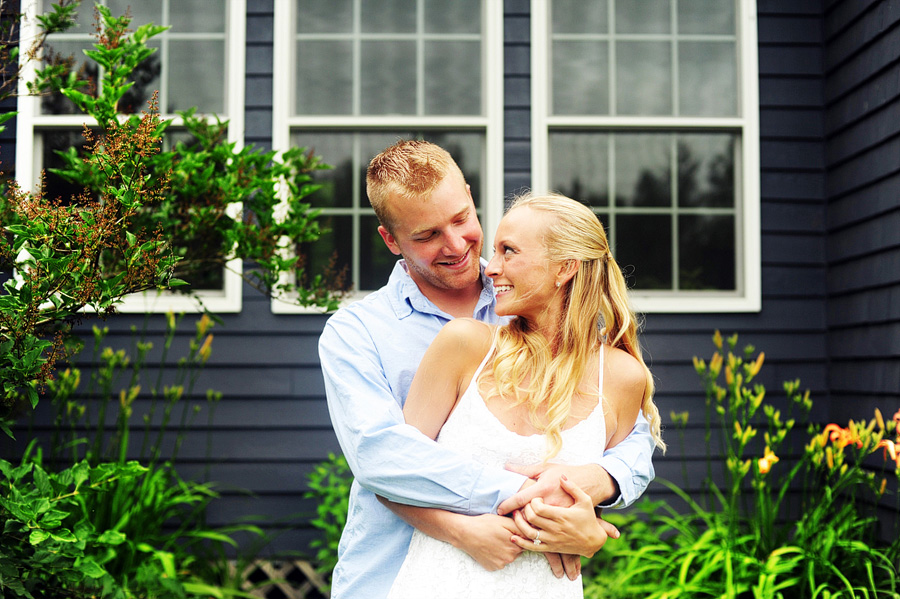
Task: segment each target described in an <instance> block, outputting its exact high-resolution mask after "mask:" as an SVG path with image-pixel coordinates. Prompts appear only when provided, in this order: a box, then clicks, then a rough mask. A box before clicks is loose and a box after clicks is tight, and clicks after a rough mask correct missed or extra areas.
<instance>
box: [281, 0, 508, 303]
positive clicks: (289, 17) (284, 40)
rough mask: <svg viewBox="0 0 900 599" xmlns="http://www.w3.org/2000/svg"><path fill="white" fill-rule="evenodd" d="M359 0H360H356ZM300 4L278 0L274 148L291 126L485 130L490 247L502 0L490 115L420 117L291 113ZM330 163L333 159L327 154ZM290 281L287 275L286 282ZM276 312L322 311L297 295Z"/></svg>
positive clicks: (496, 191) (494, 220)
mask: <svg viewBox="0 0 900 599" xmlns="http://www.w3.org/2000/svg"><path fill="white" fill-rule="evenodd" d="M357 1H359V0H357ZM294 10H295V2H293V0H275V32H274V40H273V41H274V55H275V59H274V62H275V64H274V73H275V76H274V77H273V80H274V84H273V90H272V99H273V106H272V113H273V114H272V149H273V150H275V151H276V152H283V151H285V150H288V149H290V147H291V145H290V139H291V130H292V129H293V128H302V129H322V130H330V131H335V132H338V131H342V130H343V131H358V130H366V129H371V130H372V131H378V130H383V129H398V128H401V129H439V128H449V129H457V130H465V129H470V130H473V131H484V133H485V164H484V165H483V168H484V179H485V184H484V185H485V187H484V191H485V193H484V196H483V197H482V198H481V202H482V206H481V226H482V229H483V230H484V233H485V243H484V247H485V248H489V247H491V243H492V240H491V237H492V236H493V233H494V230H495V229H496V228H497V225H498V223H499V222H500V218H501V217H502V216H503V2H501V1H498V0H486V2H485V9H484V10H485V14H484V18H485V31H486V39H485V65H484V69H483V73H482V77H483V78H484V86H483V88H482V89H483V91H484V94H485V95H484V102H485V114H484V115H483V116H475V117H440V116H438V117H421V116H398V117H393V116H362V117H352V116H351V117H347V116H343V117H318V116H310V117H305V116H291V99H292V97H293V92H292V90H293V89H294V81H293V73H294V69H293V68H292V66H293V63H292V60H291V57H292V56H293V51H292V47H291V42H292V35H293V24H294V22H295V21H294ZM323 158H324V159H325V161H326V162H327V161H328V157H327V156H324V157H323ZM287 282H290V281H289V279H288V278H287V277H285V279H283V280H282V283H287ZM371 291H374V290H365V291H357V292H353V293H351V294H349V296H348V297H346V298H345V300H344V304H347V303H350V302H353V301H356V300H359V299H362V298H363V297H365V296H366V295H367V294H368V293H370V292H371ZM271 309H272V312H273V313H275V314H317V313H321V310H319V309H316V308H304V307H301V306H299V305H297V303H296V295H293V296H291V295H284V296H281V297H275V298H273V299H272V302H271Z"/></svg>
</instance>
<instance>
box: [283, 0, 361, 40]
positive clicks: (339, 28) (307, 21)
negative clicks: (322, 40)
mask: <svg viewBox="0 0 900 599" xmlns="http://www.w3.org/2000/svg"><path fill="white" fill-rule="evenodd" d="M296 16H297V25H296V27H297V33H349V32H350V31H352V30H353V0H297V15H296Z"/></svg>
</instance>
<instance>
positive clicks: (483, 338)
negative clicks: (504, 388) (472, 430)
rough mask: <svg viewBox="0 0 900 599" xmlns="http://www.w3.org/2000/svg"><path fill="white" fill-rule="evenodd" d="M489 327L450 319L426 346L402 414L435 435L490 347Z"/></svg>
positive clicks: (409, 422)
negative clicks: (426, 348)
mask: <svg viewBox="0 0 900 599" xmlns="http://www.w3.org/2000/svg"><path fill="white" fill-rule="evenodd" d="M491 335H492V332H491V327H490V325H486V324H484V323H482V322H478V321H477V320H472V319H470V318H457V319H456V320H451V321H450V322H448V323H447V324H446V325H444V328H442V329H441V331H440V332H439V333H438V335H437V337H435V338H434V341H433V342H432V343H431V345H430V346H429V347H428V350H427V351H426V352H425V356H424V357H423V358H422V361H421V362H420V363H419V367H418V369H417V370H416V376H415V377H414V378H413V382H412V384H411V385H410V387H409V394H408V395H407V396H406V403H405V404H404V405H403V418H404V419H405V420H406V423H407V424H411V425H413V426H414V427H416V428H417V429H419V430H420V431H422V432H423V433H424V434H425V435H427V436H428V437H430V438H432V439H435V438H437V435H438V433H439V432H440V430H441V427H442V426H444V423H445V422H446V421H447V417H448V416H450V412H452V411H453V408H454V407H456V402H457V400H459V397H460V395H462V393H463V392H464V391H465V389H466V387H467V386H468V385H469V382H470V381H471V380H472V376H473V375H474V374H475V371H476V370H477V369H478V365H479V364H480V363H481V360H482V359H483V358H484V356H485V354H486V353H487V352H488V350H489V349H490V345H491Z"/></svg>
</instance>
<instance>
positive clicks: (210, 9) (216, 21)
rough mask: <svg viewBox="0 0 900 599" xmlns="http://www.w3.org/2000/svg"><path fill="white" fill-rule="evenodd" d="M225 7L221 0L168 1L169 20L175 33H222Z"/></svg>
mask: <svg viewBox="0 0 900 599" xmlns="http://www.w3.org/2000/svg"><path fill="white" fill-rule="evenodd" d="M132 4H135V2H132ZM225 9H226V7H225V3H224V2H222V0H174V1H170V2H169V22H170V23H172V31H173V32H175V33H182V32H187V31H190V32H203V33H224V32H225Z"/></svg>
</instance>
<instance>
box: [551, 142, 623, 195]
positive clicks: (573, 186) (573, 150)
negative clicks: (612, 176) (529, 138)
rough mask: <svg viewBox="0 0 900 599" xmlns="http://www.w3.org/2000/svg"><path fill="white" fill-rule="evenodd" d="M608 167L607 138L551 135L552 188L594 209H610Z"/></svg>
mask: <svg viewBox="0 0 900 599" xmlns="http://www.w3.org/2000/svg"><path fill="white" fill-rule="evenodd" d="M608 165H609V136H608V135H604V134H597V133H558V132H554V133H551V134H550V189H553V190H556V191H558V192H559V193H561V194H564V195H567V196H569V197H570V198H573V199H576V200H578V201H580V202H587V203H588V204H590V205H591V206H608V205H609V166H608Z"/></svg>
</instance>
